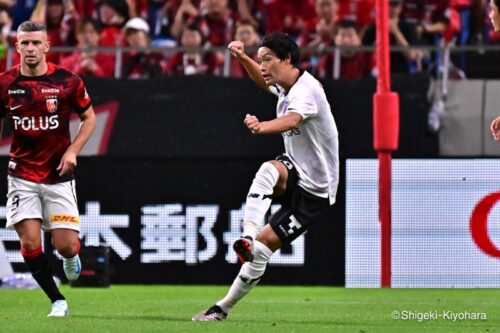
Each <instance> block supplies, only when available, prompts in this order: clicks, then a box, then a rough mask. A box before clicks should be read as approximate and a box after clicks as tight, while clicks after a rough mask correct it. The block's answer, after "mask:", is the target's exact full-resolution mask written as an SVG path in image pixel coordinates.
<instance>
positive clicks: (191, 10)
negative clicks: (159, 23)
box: [170, 0, 200, 39]
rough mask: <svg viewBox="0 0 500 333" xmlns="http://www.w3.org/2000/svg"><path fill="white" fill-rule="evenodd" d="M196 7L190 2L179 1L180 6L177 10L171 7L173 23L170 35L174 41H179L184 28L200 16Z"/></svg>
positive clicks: (187, 0) (189, 0) (185, 0)
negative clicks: (173, 15) (173, 13)
mask: <svg viewBox="0 0 500 333" xmlns="http://www.w3.org/2000/svg"><path fill="white" fill-rule="evenodd" d="M198 7H199V6H198V5H197V4H196V3H193V1H191V0H180V5H179V7H178V8H177V9H175V6H174V5H172V11H173V12H175V17H174V21H173V22H172V26H171V28H170V33H171V34H172V36H173V37H175V38H176V39H179V38H180V36H181V33H182V31H183V30H184V28H185V27H186V26H187V25H189V24H192V23H193V21H194V19H195V18H196V17H198V15H200V11H199V10H198Z"/></svg>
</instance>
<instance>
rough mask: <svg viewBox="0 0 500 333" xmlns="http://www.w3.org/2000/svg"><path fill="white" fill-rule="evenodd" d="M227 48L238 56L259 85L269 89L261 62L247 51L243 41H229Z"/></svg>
mask: <svg viewBox="0 0 500 333" xmlns="http://www.w3.org/2000/svg"><path fill="white" fill-rule="evenodd" d="M227 48H228V49H229V51H231V54H232V56H233V57H234V58H236V59H237V60H238V61H239V62H240V64H241V65H243V67H244V68H245V70H246V71H247V73H248V75H250V77H251V78H252V80H254V81H255V83H257V85H258V86H259V87H261V88H262V89H264V90H267V91H269V88H268V86H267V84H266V81H265V80H264V77H263V76H262V73H261V71H260V66H259V64H258V63H257V62H256V61H255V60H253V59H252V58H251V57H249V56H248V54H246V53H245V46H244V44H243V42H241V41H239V40H235V41H232V42H231V43H229V45H228V46H227Z"/></svg>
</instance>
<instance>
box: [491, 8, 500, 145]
mask: <svg viewBox="0 0 500 333" xmlns="http://www.w3.org/2000/svg"><path fill="white" fill-rule="evenodd" d="M490 20H491V23H492V24H493V28H494V29H495V32H499V31H500V0H491V1H490ZM490 127H491V134H493V138H494V139H495V140H496V141H499V140H500V117H497V118H495V119H493V121H492V122H491V126H490Z"/></svg>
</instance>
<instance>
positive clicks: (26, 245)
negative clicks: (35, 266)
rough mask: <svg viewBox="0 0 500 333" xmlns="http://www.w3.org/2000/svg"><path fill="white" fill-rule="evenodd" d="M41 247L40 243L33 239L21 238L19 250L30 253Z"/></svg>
mask: <svg viewBox="0 0 500 333" xmlns="http://www.w3.org/2000/svg"><path fill="white" fill-rule="evenodd" d="M41 246H42V243H41V241H40V240H38V239H33V238H28V237H25V238H21V248H22V249H23V250H24V251H26V252H31V251H34V250H36V249H38V248H39V247H41Z"/></svg>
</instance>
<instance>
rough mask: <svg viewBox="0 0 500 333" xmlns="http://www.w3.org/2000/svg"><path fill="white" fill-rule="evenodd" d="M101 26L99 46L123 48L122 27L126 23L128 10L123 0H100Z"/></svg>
mask: <svg viewBox="0 0 500 333" xmlns="http://www.w3.org/2000/svg"><path fill="white" fill-rule="evenodd" d="M99 17H100V20H101V24H102V30H101V40H100V46H123V45H124V41H123V38H122V27H123V26H124V25H125V23H126V22H127V21H128V18H129V8H128V4H127V2H126V1H125V0H102V1H100V3H99Z"/></svg>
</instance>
